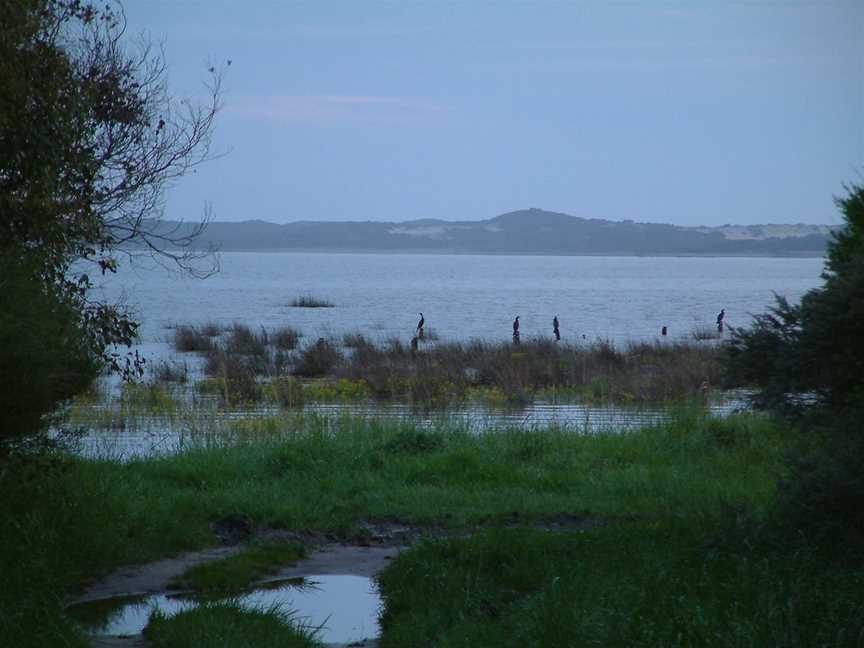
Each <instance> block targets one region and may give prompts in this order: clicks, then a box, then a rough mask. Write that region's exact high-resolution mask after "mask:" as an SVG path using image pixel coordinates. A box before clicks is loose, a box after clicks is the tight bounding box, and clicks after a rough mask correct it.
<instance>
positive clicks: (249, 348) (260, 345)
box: [225, 322, 269, 356]
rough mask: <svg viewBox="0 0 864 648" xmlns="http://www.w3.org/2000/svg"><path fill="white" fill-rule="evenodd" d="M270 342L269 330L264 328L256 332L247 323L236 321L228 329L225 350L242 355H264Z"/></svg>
mask: <svg viewBox="0 0 864 648" xmlns="http://www.w3.org/2000/svg"><path fill="white" fill-rule="evenodd" d="M268 342H269V338H268V336H267V331H265V330H264V329H263V328H262V329H261V332H260V333H258V334H255V333H253V332H252V329H250V328H249V327H248V326H246V325H245V324H240V323H239V322H235V323H234V324H233V325H232V326H231V328H230V329H229V331H228V337H227V339H226V340H225V351H227V352H228V353H237V354H240V355H257V356H263V355H265V354H266V353H267V344H268Z"/></svg>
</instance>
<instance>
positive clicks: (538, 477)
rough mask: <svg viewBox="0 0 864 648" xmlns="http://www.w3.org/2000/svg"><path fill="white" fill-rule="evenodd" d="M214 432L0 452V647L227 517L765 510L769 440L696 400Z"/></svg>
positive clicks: (437, 520)
mask: <svg viewBox="0 0 864 648" xmlns="http://www.w3.org/2000/svg"><path fill="white" fill-rule="evenodd" d="M231 438H232V439H233V441H232V443H227V442H226V443H218V442H214V441H213V440H210V441H209V445H208V446H207V447H197V448H190V449H188V450H186V451H184V452H183V453H181V454H179V455H176V456H170V457H160V458H152V459H147V460H134V461H129V462H128V463H120V462H117V461H112V460H83V459H72V458H64V457H57V456H50V455H49V456H44V457H40V458H20V457H19V458H17V459H11V460H8V461H7V462H6V463H5V464H4V465H3V466H2V467H0V516H2V519H3V520H4V525H3V527H2V530H0V574H2V575H3V578H2V579H0V636H3V637H7V636H8V637H10V639H9V641H11V642H12V643H11V645H21V646H28V645H53V644H57V643H58V642H59V640H58V639H57V638H58V637H65V638H66V639H68V641H69V642H70V645H75V644H74V641H77V640H78V639H77V635H76V633H75V631H74V629H73V628H72V627H71V626H70V625H69V623H68V622H67V621H66V620H65V617H64V616H63V615H62V605H63V602H64V599H65V597H66V595H67V592H69V591H71V590H74V589H75V588H80V587H82V586H83V585H84V584H85V583H86V582H88V581H89V580H91V579H92V578H94V577H96V576H98V575H99V574H103V573H105V572H107V571H109V570H111V569H113V568H115V567H117V566H118V565H121V564H124V563H130V562H144V561H148V560H152V559H156V558H160V557H164V556H166V555H169V554H172V553H176V552H181V551H186V550H192V549H199V548H202V547H205V546H208V545H211V544H213V543H214V538H213V535H212V533H211V531H210V529H209V526H208V524H209V523H210V522H211V521H214V520H218V519H220V518H223V517H225V516H228V515H232V514H239V515H242V516H245V517H248V518H249V519H250V520H251V521H252V522H253V523H254V525H255V526H256V527H277V528H295V529H311V530H319V531H328V532H335V533H337V534H344V535H350V534H353V533H355V532H356V531H357V522H358V520H360V519H363V518H375V517H394V516H395V517H398V518H400V519H403V520H405V521H410V522H413V523H416V524H429V523H434V524H435V525H437V526H445V527H450V528H453V529H457V530H458V529H463V528H465V527H471V526H473V525H481V524H482V525H488V524H494V523H496V521H498V520H505V519H510V518H511V516H512V513H513V512H518V513H519V514H520V516H519V517H520V519H521V520H523V521H524V522H525V523H526V524H531V523H542V521H543V520H544V519H545V518H547V517H548V516H552V515H555V514H559V513H575V514H582V513H587V514H592V515H596V516H600V517H605V518H610V519H612V520H614V521H613V525H617V524H619V523H620V520H621V519H632V518H634V517H635V519H638V520H641V521H643V522H644V523H646V524H651V523H655V522H656V523H658V524H659V523H661V522H663V521H669V520H672V521H675V520H684V521H687V524H691V523H692V524H696V523H700V522H699V521H700V520H703V519H713V518H714V517H716V516H717V515H719V514H720V512H722V511H723V510H724V509H725V508H726V507H727V505H728V504H730V503H731V504H734V505H742V506H747V507H750V508H752V509H753V510H754V511H756V512H757V514H758V513H759V511H761V510H763V509H765V508H766V507H767V506H768V505H769V504H770V502H771V499H772V496H773V493H774V488H775V487H774V484H775V483H776V479H777V477H778V475H779V474H780V473H781V466H782V457H783V453H784V450H785V448H786V447H787V442H786V439H784V436H783V434H782V433H781V430H779V429H778V428H777V427H776V426H774V425H773V424H772V423H771V422H770V421H768V420H767V419H766V418H763V417H760V416H756V415H740V416H734V417H731V418H729V419H727V420H724V421H717V420H714V419H710V418H705V417H704V415H702V414H701V413H700V412H699V411H698V410H691V411H683V412H682V413H681V414H680V416H679V417H678V419H677V420H675V421H674V422H671V423H669V424H667V425H662V426H657V427H652V428H646V429H644V430H639V431H634V432H628V433H623V434H603V435H596V436H587V435H580V434H577V433H574V432H572V431H567V430H561V429H555V428H552V429H548V430H538V431H524V430H501V431H497V432H490V433H486V434H479V435H474V434H470V433H468V432H466V431H465V430H463V429H460V428H458V427H444V428H441V429H438V430H435V431H425V430H422V429H418V428H416V427H415V426H413V425H410V424H398V423H380V422H376V421H371V420H370V421H364V420H355V419H349V418H343V419H328V418H318V417H308V416H307V417H287V418H282V417H272V418H268V417H262V418H256V419H249V420H245V421H239V422H237V423H235V424H234V428H233V430H232V435H231ZM700 524H701V523H700ZM605 532H606V531H602V533H605ZM593 533H594V532H593V531H592V532H591V534H593ZM585 535H586V537H588V535H590V534H588V533H586V534H585ZM631 550H633V551H636V550H637V549H636V548H635V545H633V547H631Z"/></svg>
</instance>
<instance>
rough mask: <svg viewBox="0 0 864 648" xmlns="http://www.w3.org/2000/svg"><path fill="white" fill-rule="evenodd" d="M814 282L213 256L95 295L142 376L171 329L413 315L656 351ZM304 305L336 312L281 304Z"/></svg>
mask: <svg viewBox="0 0 864 648" xmlns="http://www.w3.org/2000/svg"><path fill="white" fill-rule="evenodd" d="M821 271H822V260H821V259H817V258H729V257H719V258H702V257H684V258H678V257H550V256H543V257H536V256H535V257H531V256H476V255H396V254H394V255H373V254H311V253H309V254H302V253H237V252H232V253H226V254H223V255H222V257H221V272H219V273H218V274H216V275H214V276H212V277H210V278H208V279H206V280H196V279H191V278H188V277H182V276H178V275H177V274H176V273H171V272H168V271H166V270H164V269H161V268H154V267H146V266H136V267H133V268H130V267H128V266H127V267H125V268H124V269H123V270H122V271H121V273H120V274H119V276H117V277H111V278H110V281H107V282H106V283H105V285H104V287H103V288H102V290H101V295H102V296H103V297H104V298H106V299H109V300H114V301H116V300H123V301H125V302H126V303H127V304H128V305H129V306H131V307H132V308H133V309H134V310H135V312H136V313H137V316H138V317H139V318H140V320H141V322H142V330H141V333H142V335H141V338H142V339H141V344H140V347H139V348H140V350H141V351H142V352H143V354H144V355H145V357H147V358H148V360H149V361H150V365H151V366H153V365H155V364H156V361H157V360H160V359H166V358H176V357H177V356H179V354H177V353H176V352H175V351H174V350H173V348H172V346H171V344H169V343H168V342H167V340H169V339H170V338H171V337H172V331H171V327H173V326H175V325H177V324H203V323H205V322H215V323H218V324H223V325H227V324H231V323H232V322H235V321H239V322H243V323H246V324H249V325H251V326H255V327H258V326H264V327H266V328H269V329H273V328H277V327H280V326H285V325H289V326H292V327H294V328H296V329H299V330H300V331H301V332H302V334H303V336H304V337H303V339H302V340H301V345H302V344H308V343H311V342H314V341H315V340H317V339H318V338H319V337H332V338H335V339H336V340H337V341H338V340H340V339H341V337H342V335H344V334H345V333H355V332H361V333H363V334H364V335H365V336H366V337H367V338H370V339H372V340H376V341H383V340H385V339H387V338H391V337H398V338H400V339H402V340H403V341H405V342H407V341H408V340H410V338H411V336H412V335H413V333H414V329H415V326H416V323H417V319H418V313H419V312H421V311H422V312H423V314H424V315H425V318H426V326H427V331H430V330H431V331H433V332H434V333H435V334H437V336H438V337H439V338H440V339H441V340H468V339H472V338H482V339H485V340H489V341H506V340H509V339H510V335H511V331H512V329H511V324H512V320H513V318H514V317H515V316H516V315H520V322H521V332H522V339H523V340H528V339H531V338H532V337H540V336H545V337H551V328H552V327H551V322H552V317H553V316H555V315H557V316H558V318H559V320H560V321H561V332H562V337H563V340H564V341H565V342H581V341H583V340H588V341H594V340H596V339H598V338H601V339H608V340H612V341H613V342H615V343H616V344H619V345H620V344H624V343H626V342H627V341H642V340H658V339H660V336H659V332H660V329H661V328H662V327H663V326H667V327H668V330H669V338H668V339H673V340H674V339H691V337H692V333H693V331H694V330H695V329H699V328H711V329H713V327H714V321H715V317H716V314H717V312H718V311H719V310H720V309H721V308H725V310H726V321H727V323H728V324H730V325H732V326H746V325H747V324H748V323H749V320H750V314H751V313H759V312H764V311H765V309H766V308H767V307H768V306H769V305H770V304H772V301H773V294H774V293H775V292H776V293H778V294H782V295H785V296H787V297H788V298H790V299H791V300H797V299H798V298H799V297H800V296H801V295H803V294H804V293H805V292H806V291H807V290H809V289H811V288H814V287H816V286H818V285H820V283H821V279H820V273H821ZM306 294H311V295H313V296H315V297H318V298H321V299H325V300H327V301H330V302H332V303H333V304H334V305H335V306H334V307H333V308H295V307H291V306H290V305H289V304H290V302H291V301H292V300H293V299H294V298H296V297H298V296H301V295H306ZM583 336H584V337H583ZM182 362H184V363H186V364H187V366H189V367H190V369H191V371H192V373H193V375H194V374H197V373H198V372H199V370H200V364H201V358H200V357H198V356H196V355H195V354H183V355H182ZM727 396H728V397H727V398H726V399H724V400H722V401H718V402H714V403H712V405H711V411H712V412H713V413H714V414H715V415H720V416H723V415H726V414H728V413H729V412H731V411H734V410H735V409H737V408H739V407H742V406H744V401H743V399H742V397H741V396H740V395H735V394H730V395H727ZM98 407H100V406H97V409H98ZM277 413H278V412H274V411H270V410H269V409H268V408H260V409H259V410H253V411H249V410H245V411H238V412H231V411H219V412H218V413H215V414H214V413H209V412H205V414H204V416H203V417H202V416H200V415H199V414H197V413H193V415H192V417H191V419H190V421H177V420H173V419H163V418H160V417H153V418H143V419H140V420H137V421H134V422H132V421H123V422H119V423H116V424H112V425H111V426H110V428H109V429H105V428H104V427H103V428H101V429H92V430H90V432H89V433H88V434H87V435H86V436H85V437H84V438H83V439H82V440H81V442H82V444H83V446H82V448H81V451H83V452H84V453H85V454H95V455H111V456H121V457H130V456H141V455H149V454H158V453H163V452H174V451H176V450H177V449H179V448H181V447H183V446H184V445H185V444H186V443H189V442H196V440H197V441H200V440H201V437H202V433H201V430H205V431H206V434H204V435H203V436H205V437H209V436H210V435H212V434H216V433H217V432H218V436H220V437H222V436H224V434H225V432H224V431H225V430H229V429H230V426H231V425H232V422H233V421H234V420H237V419H242V418H249V417H252V418H255V417H267V416H272V415H274V414H277ZM305 413H306V414H307V415H308V414H312V415H316V416H317V415H324V416H333V417H338V416H341V415H349V416H352V417H355V418H357V419H361V420H364V419H365V420H368V419H379V418H383V419H389V420H399V421H404V420H408V421H410V422H411V423H413V424H415V425H418V426H421V427H434V426H436V425H438V424H440V423H441V422H442V421H447V422H449V423H450V424H455V425H458V426H463V427H465V428H467V429H470V430H472V431H477V432H482V431H489V430H500V429H507V428H513V427H519V428H523V429H524V428H539V427H545V426H549V425H557V426H560V427H563V428H566V429H570V430H574V431H577V432H581V433H597V432H606V431H613V430H614V431H621V430H627V429H632V428H634V427H642V426H645V425H652V424H656V423H658V422H660V421H663V420H665V419H666V418H668V416H669V412H668V410H667V409H666V408H663V407H648V408H640V409H633V408H626V407H621V406H616V405H602V404H601V405H596V404H595V405H587V404H579V403H572V402H564V403H557V402H542V401H538V402H534V403H529V404H526V405H525V406H523V407H519V408H501V407H489V406H485V405H478V404H476V403H468V404H467V405H459V406H457V407H455V408H452V409H450V410H447V411H439V412H432V413H429V412H423V411H417V410H415V409H412V408H411V407H410V406H408V405H406V404H404V403H380V402H374V401H369V402H362V403H311V404H307V406H306V408H305ZM202 421H203V423H202ZM205 440H206V439H205Z"/></svg>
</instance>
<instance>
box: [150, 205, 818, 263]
mask: <svg viewBox="0 0 864 648" xmlns="http://www.w3.org/2000/svg"><path fill="white" fill-rule="evenodd" d="M196 225H197V224H196ZM194 226H195V225H192V224H186V223H178V222H164V223H161V224H160V227H161V228H164V229H165V230H166V231H168V230H174V229H177V230H178V231H180V232H183V231H185V230H186V229H187V228H188V229H190V231H191V228H192V227H194ZM409 230H410V233H409ZM827 243H828V236H826V235H823V234H807V235H805V236H786V237H769V238H762V239H728V238H726V237H725V236H724V235H723V233H722V232H721V231H720V229H719V228H718V230H717V231H713V232H704V231H700V230H697V229H696V228H691V227H679V226H676V225H668V224H659V223H636V222H633V221H623V222H614V221H607V220H600V219H585V218H577V217H575V216H569V215H567V214H559V213H554V212H547V211H543V210H540V209H527V210H521V211H516V212H511V213H509V214H502V215H501V216H498V217H496V218H493V219H490V220H481V221H462V222H456V221H441V220H422V221H411V222H407V223H389V222H376V221H350V222H349V221H342V222H312V221H301V222H293V223H285V224H277V223H269V222H266V221H261V220H248V221H242V222H220V221H212V222H210V223H208V225H207V228H206V230H205V231H204V232H203V233H202V234H201V236H200V237H199V238H198V239H197V241H196V246H198V247H200V248H211V247H212V248H216V249H220V250H223V251H256V250H352V251H402V252H453V253H477V254H520V253H521V254H558V255H569V254H573V255H578V254H633V255H650V254H656V255H665V254H669V255H688V254H694V255H700V254H701V255H736V254H737V255H769V256H774V255H806V256H810V255H821V254H824V252H825V248H826V245H827Z"/></svg>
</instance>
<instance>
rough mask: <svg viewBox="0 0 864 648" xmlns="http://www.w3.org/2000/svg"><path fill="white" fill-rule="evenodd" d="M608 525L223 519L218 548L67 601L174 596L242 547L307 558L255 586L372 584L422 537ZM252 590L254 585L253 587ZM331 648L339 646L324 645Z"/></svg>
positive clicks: (126, 645) (123, 571) (122, 572)
mask: <svg viewBox="0 0 864 648" xmlns="http://www.w3.org/2000/svg"><path fill="white" fill-rule="evenodd" d="M608 521H609V520H606V519H600V518H596V517H592V516H586V515H579V514H569V513H564V514H559V515H556V516H552V517H549V518H546V519H543V520H540V521H537V520H532V521H530V522H527V521H523V519H522V517H521V516H520V514H519V513H518V512H513V513H511V514H510V515H509V516H508V517H507V518H506V519H503V520H502V519H500V518H499V519H496V520H494V521H490V522H489V524H483V525H478V526H475V527H471V528H467V529H461V530H457V531H454V530H453V529H445V527H444V526H443V525H427V526H416V525H411V524H409V523H408V522H406V521H403V520H400V519H399V518H377V519H364V520H360V521H358V523H357V529H358V530H357V532H356V533H354V534H353V535H352V536H349V537H343V538H340V537H338V536H335V535H330V534H321V533H312V532H306V531H288V530H283V529H256V528H254V526H253V525H252V524H251V522H250V521H249V520H248V519H246V518H244V517H242V516H228V517H226V518H223V519H221V520H217V521H215V522H213V523H212V524H211V529H212V531H213V534H214V536H215V538H216V539H217V540H218V541H219V542H220V543H221V545H222V546H219V547H215V548H212V549H205V550H203V551H195V552H190V553H185V554H181V555H179V556H175V557H173V558H166V559H164V560H159V561H156V562H152V563H147V564H144V565H131V566H127V567H122V568H120V569H118V570H117V571H115V572H113V573H111V574H110V575H108V576H107V577H106V578H104V579H102V580H100V581H98V582H96V583H94V584H93V585H92V586H90V587H89V588H87V590H86V591H85V592H84V593H83V594H81V595H80V596H78V597H76V598H75V600H73V601H71V602H70V604H77V603H86V602H88V601H95V600H100V599H106V598H113V597H115V596H124V595H148V594H160V593H177V591H176V590H172V589H170V588H169V583H170V582H171V581H172V580H173V579H174V578H176V577H178V576H180V575H181V574H183V573H184V572H185V571H186V570H187V569H189V568H190V567H194V566H195V565H200V564H202V563H205V562H210V561H213V560H219V559H222V558H226V557H228V556H231V555H234V554H236V553H239V552H240V551H242V550H243V548H244V546H245V545H246V543H247V542H249V541H251V540H256V541H271V542H280V541H281V542H297V543H300V544H302V545H304V546H305V547H306V548H307V552H308V556H307V558H304V559H303V560H301V561H298V562H297V563H296V564H293V565H290V566H287V567H284V568H282V569H280V570H279V572H277V573H275V574H273V575H271V576H269V577H267V578H265V579H262V580H261V581H259V583H258V584H263V583H267V582H271V581H276V580H282V579H286V578H298V577H304V576H310V575H314V574H332V575H348V576H365V577H368V578H372V577H374V576H375V575H377V574H378V573H379V572H380V571H382V570H383V569H384V568H385V567H386V566H387V565H388V564H389V563H390V561H392V560H393V559H394V558H396V557H397V556H398V555H399V552H400V551H401V550H403V549H406V548H407V547H409V546H410V545H411V544H412V543H414V542H416V541H417V540H418V539H420V538H423V537H445V536H451V535H470V534H471V533H473V532H475V531H477V530H479V529H481V528H484V527H486V526H504V527H508V528H514V527H521V526H526V527H531V528H540V529H546V530H550V531H552V530H554V531H582V530H585V529H589V528H592V527H596V526H598V525H601V524H605V523H606V522H608ZM253 587H254V585H253ZM93 645H94V646H97V647H99V648H146V647H147V646H148V645H149V644H148V642H147V641H146V640H145V639H144V637H143V636H142V635H134V636H125V637H96V638H94V640H93ZM327 645H328V646H330V647H332V648H336V646H344V645H345V644H327ZM350 645H351V646H357V647H360V646H363V647H364V648H374V647H375V646H377V642H376V641H375V640H367V641H365V642H361V643H354V644H350Z"/></svg>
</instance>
